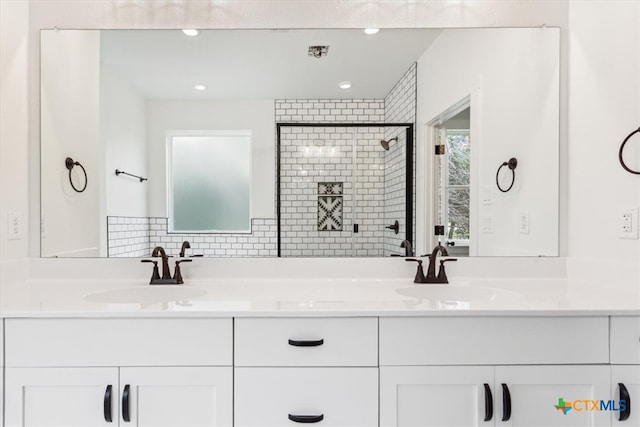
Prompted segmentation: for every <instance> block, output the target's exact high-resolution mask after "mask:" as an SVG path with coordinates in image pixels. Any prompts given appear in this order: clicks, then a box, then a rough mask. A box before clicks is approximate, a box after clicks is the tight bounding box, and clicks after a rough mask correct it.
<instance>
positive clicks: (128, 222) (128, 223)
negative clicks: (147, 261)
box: [107, 216, 151, 257]
mask: <svg viewBox="0 0 640 427" xmlns="http://www.w3.org/2000/svg"><path fill="white" fill-rule="evenodd" d="M150 245H151V244H150V243H149V218H140V217H129V216H108V217H107V250H108V252H107V256H109V257H143V256H149V255H150V254H151V248H150Z"/></svg>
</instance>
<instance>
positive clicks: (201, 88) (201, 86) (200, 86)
mask: <svg viewBox="0 0 640 427" xmlns="http://www.w3.org/2000/svg"><path fill="white" fill-rule="evenodd" d="M193 88H194V89H195V90H205V89H207V87H206V86H205V85H195V86H194V87H193Z"/></svg>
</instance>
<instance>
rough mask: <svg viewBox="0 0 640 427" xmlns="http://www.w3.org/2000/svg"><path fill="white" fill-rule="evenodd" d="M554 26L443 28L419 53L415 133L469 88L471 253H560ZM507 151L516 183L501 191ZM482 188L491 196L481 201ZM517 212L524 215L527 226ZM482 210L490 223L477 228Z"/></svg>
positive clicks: (556, 41)
mask: <svg viewBox="0 0 640 427" xmlns="http://www.w3.org/2000/svg"><path fill="white" fill-rule="evenodd" d="M558 35H559V30H558V29H556V28H533V29H508V28H504V29H491V30H490V31H487V30H483V29H468V30H464V31H462V30H455V31H451V30H444V31H443V32H442V33H441V34H440V36H439V37H438V38H437V39H436V40H435V41H434V42H433V43H432V44H431V46H430V47H429V49H428V50H427V51H426V52H425V53H424V54H423V55H422V57H421V58H420V59H419V61H418V118H417V128H418V141H423V140H424V137H425V125H426V124H427V123H429V122H431V121H433V120H434V119H436V118H437V117H438V116H440V115H441V114H442V113H443V112H444V111H445V110H447V109H448V108H450V107H451V106H453V105H455V104H457V103H458V102H459V101H461V100H462V99H464V98H465V97H467V96H471V150H472V168H471V175H472V179H471V181H472V184H473V186H472V189H471V191H472V193H471V232H472V235H471V242H470V254H471V255H481V256H487V255H488V256H496V255H498V256H500V255H501V256H511V255H528V256H537V255H548V256H549V255H550V256H555V255H558V212H559V210H558V185H557V182H558V180H559V170H558V162H559V160H558V140H559V127H558V120H557V117H558V114H559V93H560V92H559V91H560V88H559V56H560V53H559V49H560V45H559V37H558ZM451 52H455V55H451ZM511 157H515V158H517V159H518V167H517V168H516V171H515V172H516V179H515V183H514V186H513V188H512V189H511V190H510V191H509V192H508V193H501V192H500V191H499V190H498V189H497V187H496V184H495V176H496V171H497V169H498V167H499V166H500V165H501V164H502V162H505V161H507V160H509V159H510V158H511ZM418 159H421V156H420V155H418ZM503 169H505V168H503ZM510 176H511V174H507V178H510ZM418 182H419V183H420V184H422V183H423V182H424V181H418ZM501 183H502V185H503V187H508V186H509V183H510V180H507V181H506V183H505V181H502V180H501ZM427 185H428V184H427ZM485 187H489V188H490V189H492V191H493V202H492V203H491V204H490V205H485V204H482V203H479V194H480V193H481V192H482V191H483V189H484V188H485ZM418 194H420V195H422V194H426V191H421V188H418ZM427 205H428V201H427ZM521 212H527V213H528V214H529V219H530V231H529V233H527V234H523V233H520V230H519V217H520V213H521ZM483 218H490V219H491V220H492V223H493V232H491V233H483V232H482V231H481V226H480V223H481V222H482V220H483ZM431 229H432V227H427V230H431Z"/></svg>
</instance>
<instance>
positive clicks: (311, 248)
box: [277, 123, 415, 257]
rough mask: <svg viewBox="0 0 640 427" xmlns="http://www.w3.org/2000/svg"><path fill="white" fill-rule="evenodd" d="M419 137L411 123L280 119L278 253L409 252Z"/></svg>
mask: <svg viewBox="0 0 640 427" xmlns="http://www.w3.org/2000/svg"><path fill="white" fill-rule="evenodd" d="M392 135H393V137H391V136H392ZM413 138H414V125H413V124H412V123H277V221H278V222H277V249H278V256H281V257H295V256H307V257H323V256H324V257H345V256H346V257H353V256H355V257H376V256H388V255H391V254H398V255H401V254H402V253H404V251H403V249H402V248H401V247H400V243H401V242H402V241H403V240H407V241H409V242H413V241H414V238H415V237H414V233H413V229H414V224H413V221H414V218H413V217H414V213H413V209H414V208H413V199H414V178H413V176H414V173H413V170H414V164H413V152H414V151H413V150H414V149H413ZM391 142H394V143H393V144H390V143H391ZM381 145H382V146H383V148H384V150H381V149H380V146H381ZM385 145H386V146H385ZM394 221H398V222H399V224H400V225H399V232H398V233H397V234H396V232H394V231H393V230H390V229H389V227H388V225H389V224H393V223H394Z"/></svg>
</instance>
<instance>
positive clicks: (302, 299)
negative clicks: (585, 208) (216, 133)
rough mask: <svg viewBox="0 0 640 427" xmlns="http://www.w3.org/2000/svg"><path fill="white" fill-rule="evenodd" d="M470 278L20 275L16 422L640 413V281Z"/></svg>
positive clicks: (396, 421) (506, 418)
mask: <svg viewBox="0 0 640 427" xmlns="http://www.w3.org/2000/svg"><path fill="white" fill-rule="evenodd" d="M456 282H457V283H454V284H452V285H422V286H419V285H411V284H410V281H406V280H405V281H399V280H380V281H378V280H364V281H358V280H345V281H342V282H340V281H336V280H327V281H321V280H316V281H307V282H306V283H305V282H301V281H298V280H290V279H283V280H277V281H273V280H272V281H269V280H264V281H260V280H228V281H222V280H214V281H196V283H193V282H192V283H190V284H187V285H185V286H184V287H170V286H139V284H137V285H135V286H131V284H130V283H129V284H125V283H123V282H118V281H105V282H95V283H80V282H78V283H75V282H74V281H68V282H67V283H64V284H63V283H55V284H53V283H47V282H33V283H26V284H21V285H16V286H5V287H3V288H2V290H3V294H2V296H3V299H2V300H3V310H2V313H3V316H4V334H5V336H4V343H5V349H4V356H5V359H4V365H5V367H4V371H5V375H4V377H5V384H4V394H5V414H4V420H5V427H14V426H36V425H65V426H89V425H100V426H103V425H104V426H110V425H122V426H126V425H139V426H150V425H174V426H178V425H179V426H182V427H188V426H202V425H207V426H260V427H264V426H286V425H296V424H299V423H317V424H318V425H323V426H341V427H345V426H363V427H365V426H367V427H370V426H377V425H380V426H400V425H423V426H445V425H446V426H462V425H464V426H489V425H503V426H531V427H533V426H541V425H545V426H610V425H635V424H637V423H638V420H640V418H638V414H637V412H636V411H635V406H634V405H633V404H631V405H629V406H627V410H621V409H623V408H621V407H620V402H619V401H620V400H625V402H626V401H629V400H630V401H631V402H633V401H634V400H635V399H634V397H635V396H639V395H640V342H639V338H640V307H638V302H639V300H638V298H637V296H633V295H629V296H628V298H624V299H622V298H620V296H618V297H616V298H613V297H607V294H606V293H601V294H597V293H596V290H590V291H589V293H590V294H591V296H590V297H589V298H586V297H585V295H586V294H585V293H584V291H585V289H584V288H583V289H582V292H574V291H573V290H572V289H573V288H572V284H571V283H569V282H566V281H563V280H554V279H540V280H505V279H499V280H493V281H490V280H484V281H483V280H476V281H460V280H458V281H456ZM490 284H492V285H493V286H489V285H490ZM52 286H53V287H55V292H56V294H58V295H59V294H64V296H65V297H64V298H61V297H60V298H57V297H56V296H55V295H56V294H53V288H52ZM465 295H466V296H465ZM625 393H626V394H625ZM627 395H628V396H629V397H626V396H627ZM559 398H562V399H563V401H564V402H574V404H575V405H577V406H575V407H574V408H573V410H569V411H568V413H567V414H564V413H563V411H562V410H559V409H557V408H556V406H557V405H558V402H559V400H558V399H559ZM578 400H579V401H584V400H588V401H596V400H602V401H604V402H605V404H607V405H609V404H610V403H608V401H609V400H611V401H612V402H611V404H610V405H613V406H608V407H607V408H608V410H598V411H592V410H588V408H589V405H591V403H590V402H587V403H584V402H583V403H580V402H578V403H575V401H578ZM580 405H585V408H582V407H581V406H580ZM612 409H614V410H612ZM625 417H626V418H627V419H626V420H625V421H619V420H620V419H621V418H623V419H624V418H625Z"/></svg>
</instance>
